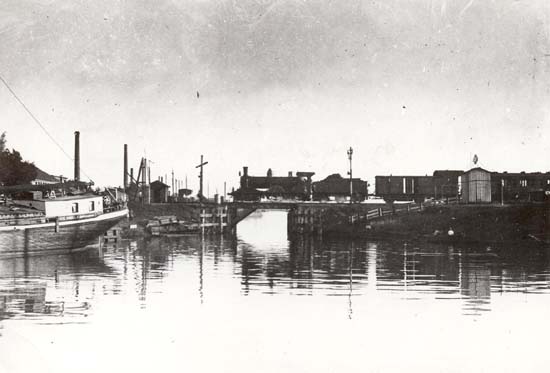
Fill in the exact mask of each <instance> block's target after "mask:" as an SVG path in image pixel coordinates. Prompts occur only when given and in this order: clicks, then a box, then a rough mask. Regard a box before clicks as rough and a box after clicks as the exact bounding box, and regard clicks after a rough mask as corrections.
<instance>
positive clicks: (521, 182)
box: [519, 179, 527, 187]
mask: <svg viewBox="0 0 550 373" xmlns="http://www.w3.org/2000/svg"><path fill="white" fill-rule="evenodd" d="M519 183H520V185H521V186H522V187H526V186H527V180H525V179H522V180H520V182H519Z"/></svg>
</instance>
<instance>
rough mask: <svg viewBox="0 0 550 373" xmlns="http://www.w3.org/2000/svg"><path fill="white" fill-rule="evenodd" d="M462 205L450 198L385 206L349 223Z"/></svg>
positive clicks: (352, 219) (354, 216)
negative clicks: (438, 206)
mask: <svg viewBox="0 0 550 373" xmlns="http://www.w3.org/2000/svg"><path fill="white" fill-rule="evenodd" d="M459 203H460V199H459V198H458V197H449V198H445V199H440V200H433V201H426V202H420V203H408V204H404V205H393V207H389V206H384V207H379V208H375V209H372V210H368V211H367V212H366V213H365V214H354V215H351V216H349V222H350V223H352V224H354V223H358V222H364V221H369V220H374V219H379V218H382V217H384V216H390V215H399V214H408V213H411V212H419V211H422V210H424V209H425V208H426V207H430V206H436V205H441V204H443V205H456V204H459Z"/></svg>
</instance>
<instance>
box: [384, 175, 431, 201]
mask: <svg viewBox="0 0 550 373" xmlns="http://www.w3.org/2000/svg"><path fill="white" fill-rule="evenodd" d="M375 185H376V195H377V196H378V197H382V198H384V200H385V201H386V202H393V201H411V200H414V201H417V202H421V201H424V200H425V199H426V198H429V197H433V195H434V177H433V176H393V175H390V176H376V177H375Z"/></svg>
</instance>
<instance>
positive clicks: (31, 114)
mask: <svg viewBox="0 0 550 373" xmlns="http://www.w3.org/2000/svg"><path fill="white" fill-rule="evenodd" d="M0 80H1V81H2V83H4V85H5V86H6V88H7V89H8V91H10V93H11V94H12V96H13V97H14V98H15V99H16V100H17V102H19V104H20V105H21V106H22V107H23V109H25V111H26V112H27V114H29V116H30V117H31V118H32V119H33V121H34V122H35V123H36V124H38V126H39V127H40V128H41V129H42V131H44V133H45V134H46V135H47V136H48V137H49V138H50V140H52V142H53V143H54V144H55V145H57V147H58V148H59V149H60V150H61V151H62V152H63V154H65V156H67V158H69V159H70V160H71V162H74V158H73V157H71V156H70V155H69V153H67V152H66V151H65V149H64V148H63V146H61V144H59V142H57V140H56V139H55V138H54V137H53V136H52V135H51V134H50V132H49V131H48V130H47V129H46V127H45V126H44V125H43V124H42V122H40V120H39V119H38V118H37V117H36V116H35V115H34V114H33V113H32V112H31V110H30V109H29V108H28V107H27V105H25V103H24V102H23V101H22V100H21V99H20V98H19V96H18V95H17V94H16V93H15V91H14V90H13V89H12V88H11V87H10V85H9V84H8V82H6V80H5V79H4V78H3V77H2V75H0ZM80 172H82V173H83V174H84V175H85V176H86V177H87V178H88V179H89V180H90V181H91V182H93V180H92V178H91V177H90V176H89V175H88V174H86V172H84V170H83V169H82V168H80Z"/></svg>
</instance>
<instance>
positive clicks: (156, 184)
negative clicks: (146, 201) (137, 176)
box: [150, 180, 170, 189]
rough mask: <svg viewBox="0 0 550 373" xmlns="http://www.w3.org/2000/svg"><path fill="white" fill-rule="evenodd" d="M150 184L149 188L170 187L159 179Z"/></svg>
mask: <svg viewBox="0 0 550 373" xmlns="http://www.w3.org/2000/svg"><path fill="white" fill-rule="evenodd" d="M150 185H151V188H158V189H163V188H170V186H168V185H166V184H164V183H163V182H162V181H159V180H155V181H153V182H152V183H151V184H150Z"/></svg>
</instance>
